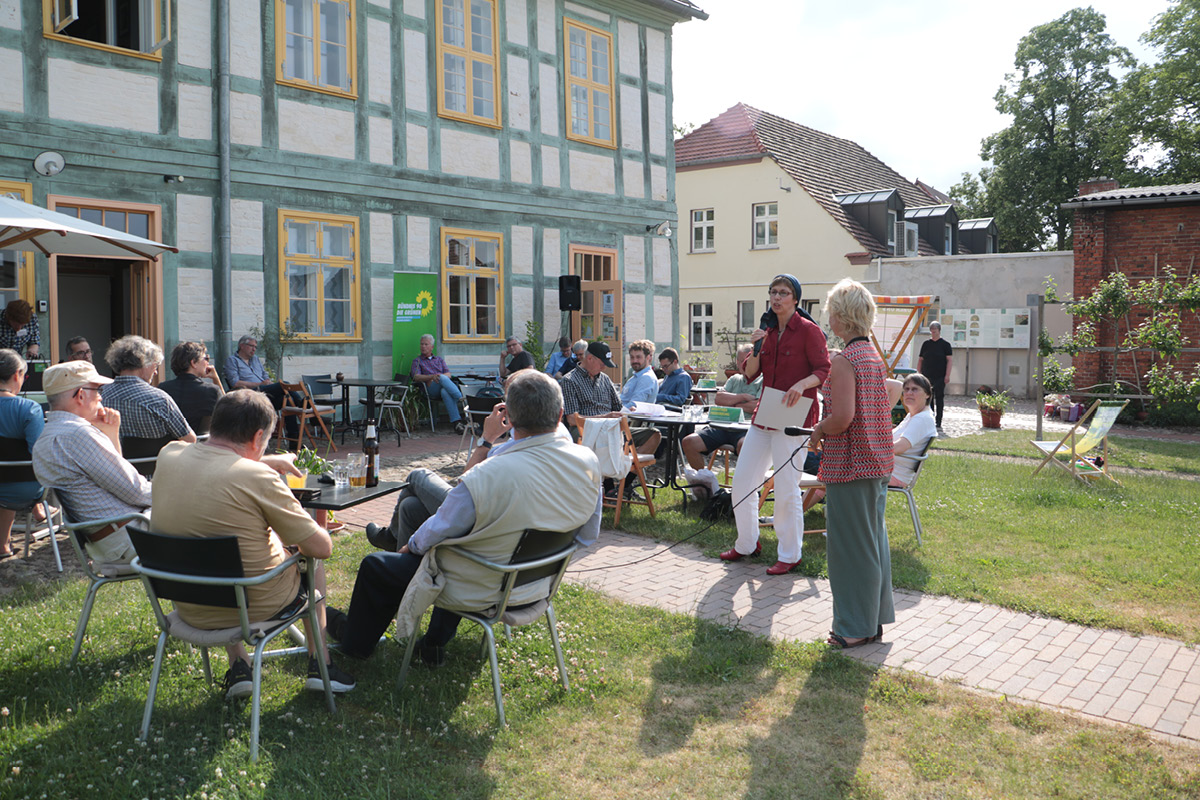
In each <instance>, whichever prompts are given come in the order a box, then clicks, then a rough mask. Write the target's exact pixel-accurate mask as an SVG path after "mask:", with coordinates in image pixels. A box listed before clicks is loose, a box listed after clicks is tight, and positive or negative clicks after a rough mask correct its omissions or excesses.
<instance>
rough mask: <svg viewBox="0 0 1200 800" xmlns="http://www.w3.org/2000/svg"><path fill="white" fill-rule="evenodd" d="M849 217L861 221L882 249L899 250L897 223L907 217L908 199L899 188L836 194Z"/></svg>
mask: <svg viewBox="0 0 1200 800" xmlns="http://www.w3.org/2000/svg"><path fill="white" fill-rule="evenodd" d="M833 198H834V199H835V200H837V201H838V203H839V204H840V205H841V207H842V210H843V211H845V212H846V216H848V217H851V218H852V219H854V220H857V221H858V223H859V224H860V225H862V226H863V227H864V228H866V229H867V233H869V234H871V235H872V236H874V237H875V238H876V239H877V240H878V241H879V244H880V247H883V246H885V245H886V247H887V249H888V250H889V251H894V250H895V247H896V223H897V222H899V221H900V220H901V219H903V217H904V199H903V198H901V197H900V193H899V192H898V191H896V190H895V189H877V190H873V191H869V192H851V193H849V194H835V195H834V196H833Z"/></svg>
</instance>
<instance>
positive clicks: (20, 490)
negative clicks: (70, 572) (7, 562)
mask: <svg viewBox="0 0 1200 800" xmlns="http://www.w3.org/2000/svg"><path fill="white" fill-rule="evenodd" d="M23 383H25V359H23V358H21V357H20V356H19V355H17V353H16V351H15V350H0V436H2V437H5V438H9V439H24V440H25V443H26V444H27V445H28V446H29V449H30V450H31V451H32V450H33V443H34V442H36V441H37V438H38V436H40V435H41V434H42V428H43V427H44V426H45V418H44V417H43V415H42V407H41V406H39V405H38V404H37V403H35V402H33V401H32V400H30V399H28V398H25V397H18V396H17V395H18V393H19V392H20V391H21V384H23ZM41 494H42V487H41V486H39V485H38V483H37V481H24V482H20V483H7V482H6V483H0V559H5V558H8V557H9V556H11V555H12V554H13V553H12V550H11V549H10V548H9V544H8V540H9V537H10V536H11V534H12V524H13V520H14V519H16V516H17V515H16V512H15V511H13V509H14V508H18V509H19V508H24V507H26V506H28V505H29V504H30V503H32V502H33V501H34V500H36V499H37V498H38V497H40V496H41ZM37 513H38V517H39V518H40V519H44V517H43V516H42V514H41V511H40V509H39V510H38V512H37Z"/></svg>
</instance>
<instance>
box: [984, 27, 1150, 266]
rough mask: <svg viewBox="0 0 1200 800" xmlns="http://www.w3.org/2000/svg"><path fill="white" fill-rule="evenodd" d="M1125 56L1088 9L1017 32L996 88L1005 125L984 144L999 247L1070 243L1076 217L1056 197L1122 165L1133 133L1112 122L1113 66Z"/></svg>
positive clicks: (1116, 172)
mask: <svg viewBox="0 0 1200 800" xmlns="http://www.w3.org/2000/svg"><path fill="white" fill-rule="evenodd" d="M1132 64H1133V60H1132V58H1131V56H1130V55H1129V52H1128V51H1127V50H1126V49H1125V48H1123V47H1120V46H1118V45H1117V44H1116V43H1115V42H1114V41H1113V39H1112V37H1111V36H1109V35H1108V34H1107V33H1106V32H1105V19H1104V15H1103V14H1100V13H1097V12H1096V11H1094V10H1092V9H1091V8H1086V9H1078V8H1077V9H1073V10H1071V11H1068V12H1067V13H1066V14H1064V15H1063V16H1061V17H1059V18H1058V19H1056V20H1054V21H1052V22H1047V23H1045V24H1043V25H1039V26H1037V27H1035V28H1033V29H1032V30H1031V31H1030V32H1029V34H1028V35H1026V36H1025V37H1023V38H1022V39H1021V41H1020V43H1019V44H1018V45H1017V52H1016V56H1015V58H1014V66H1016V68H1017V71H1016V72H1015V73H1010V74H1009V75H1007V76H1006V77H1005V84H1004V85H1002V86H1001V87H1000V89H999V90H998V91H997V92H996V109H997V110H998V111H1000V112H1001V113H1003V114H1007V115H1009V116H1011V117H1012V124H1010V125H1009V126H1008V127H1007V128H1005V129H1004V130H1002V131H1000V132H998V133H995V134H993V135H991V136H989V137H987V138H986V139H984V141H983V148H982V156H983V158H984V159H986V160H989V161H991V162H993V164H994V166H993V168H992V170H991V172H990V173H988V174H986V175H984V174H983V173H981V176H980V177H981V178H982V186H983V189H984V192H983V196H984V197H985V198H986V200H987V205H989V206H990V207H991V210H992V211H993V214H992V215H991V216H995V217H996V223H997V225H998V226H999V228H1000V233H1001V237H1002V239H1003V241H1004V245H1005V246H1004V249H1005V250H1008V251H1017V250H1038V249H1044V248H1046V247H1047V246H1051V245H1052V246H1054V247H1057V248H1058V249H1069V248H1070V247H1071V221H1072V218H1073V217H1072V212H1070V211H1064V210H1063V209H1062V208H1061V207H1060V206H1061V204H1062V203H1063V202H1064V201H1066V200H1068V199H1070V198H1071V197H1073V196H1074V195H1075V194H1076V192H1077V191H1078V186H1079V183H1080V182H1082V181H1084V180H1087V179H1088V178H1093V177H1096V176H1098V175H1110V176H1113V177H1118V178H1121V177H1124V175H1125V174H1126V173H1127V172H1128V167H1127V157H1128V154H1129V152H1130V149H1131V147H1130V137H1129V133H1128V131H1127V130H1126V128H1125V127H1124V126H1122V125H1118V124H1115V118H1114V110H1115V107H1116V103H1117V88H1118V83H1117V79H1116V78H1115V77H1113V74H1112V70H1113V69H1114V68H1125V67H1129V66H1132Z"/></svg>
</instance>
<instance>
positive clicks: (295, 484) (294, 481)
mask: <svg viewBox="0 0 1200 800" xmlns="http://www.w3.org/2000/svg"><path fill="white" fill-rule="evenodd" d="M284 477H286V478H287V485H288V488H289V489H303V488H304V484H305V482H306V481H307V480H308V473H307V472H302V473H300V474H299V475H293V474H292V473H290V472H289V473H288V474H287V475H286V476H284Z"/></svg>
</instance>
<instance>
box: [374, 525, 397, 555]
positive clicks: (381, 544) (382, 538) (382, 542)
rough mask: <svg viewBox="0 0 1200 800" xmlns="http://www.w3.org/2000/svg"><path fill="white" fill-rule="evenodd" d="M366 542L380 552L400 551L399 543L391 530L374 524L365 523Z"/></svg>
mask: <svg viewBox="0 0 1200 800" xmlns="http://www.w3.org/2000/svg"><path fill="white" fill-rule="evenodd" d="M367 541H368V542H370V543H371V544H373V545H374V546H375V547H378V548H379V549H380V550H386V551H388V552H389V553H394V552H396V551H397V550H399V549H400V543H399V542H397V541H396V536H395V534H393V533H392V531H391V529H390V528H381V527H379V526H378V525H376V524H375V523H374V522H368V523H367Z"/></svg>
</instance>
